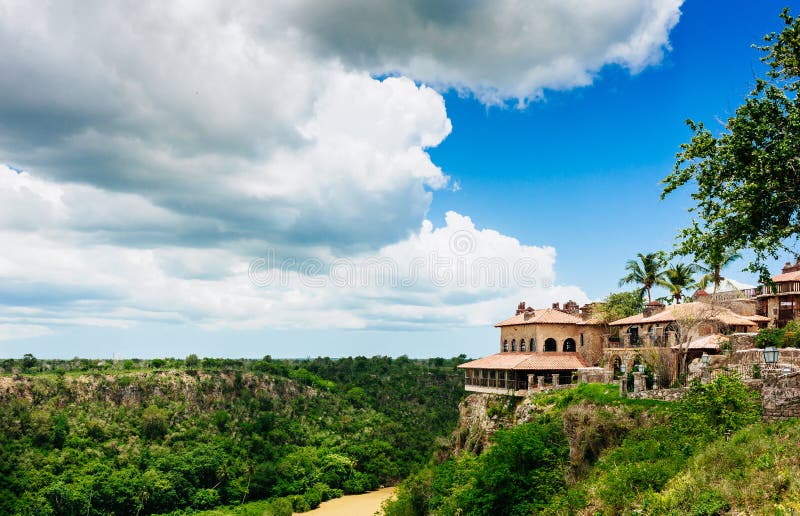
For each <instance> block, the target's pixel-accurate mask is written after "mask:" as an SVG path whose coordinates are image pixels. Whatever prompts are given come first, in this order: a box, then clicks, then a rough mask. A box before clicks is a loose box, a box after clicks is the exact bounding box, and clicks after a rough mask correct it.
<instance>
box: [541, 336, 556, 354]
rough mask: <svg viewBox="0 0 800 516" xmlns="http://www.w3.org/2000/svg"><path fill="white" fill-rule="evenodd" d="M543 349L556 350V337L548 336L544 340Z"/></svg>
mask: <svg viewBox="0 0 800 516" xmlns="http://www.w3.org/2000/svg"><path fill="white" fill-rule="evenodd" d="M544 350H545V351H558V344H557V343H556V339H554V338H552V337H550V338H548V339H547V340H545V341H544Z"/></svg>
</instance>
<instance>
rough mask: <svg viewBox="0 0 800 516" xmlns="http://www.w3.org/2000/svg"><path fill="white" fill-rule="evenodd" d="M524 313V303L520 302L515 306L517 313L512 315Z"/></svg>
mask: <svg viewBox="0 0 800 516" xmlns="http://www.w3.org/2000/svg"><path fill="white" fill-rule="evenodd" d="M524 311H525V301H520V302H519V304H518V305H517V313H516V314H514V315H519V314H521V313H522V312H524Z"/></svg>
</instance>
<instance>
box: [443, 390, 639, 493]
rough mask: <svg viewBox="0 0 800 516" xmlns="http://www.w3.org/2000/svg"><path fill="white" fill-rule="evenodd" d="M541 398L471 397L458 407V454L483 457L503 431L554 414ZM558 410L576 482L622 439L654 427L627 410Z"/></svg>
mask: <svg viewBox="0 0 800 516" xmlns="http://www.w3.org/2000/svg"><path fill="white" fill-rule="evenodd" d="M554 409H555V407H554V406H553V405H547V404H543V403H542V402H541V400H539V401H538V403H537V400H536V398H512V397H507V396H498V395H494V394H472V395H470V396H467V397H466V398H465V399H464V401H462V402H461V405H460V406H459V413H460V418H459V423H458V427H457V428H456V430H455V432H454V436H455V443H454V447H453V448H454V451H455V453H459V452H461V451H468V452H473V453H477V454H480V453H481V452H482V451H484V450H485V449H486V448H488V447H489V445H490V440H491V437H492V435H493V434H494V433H495V432H497V430H499V429H503V428H510V427H513V426H516V425H521V424H524V423H528V422H531V421H533V420H535V418H536V416H537V415H539V414H543V413H546V412H549V411H552V410H554ZM556 410H558V411H559V413H560V416H561V418H562V421H563V425H564V435H565V436H566V438H567V441H568V443H569V448H570V465H571V468H570V470H569V471H568V473H567V476H568V479H569V480H571V481H573V480H575V479H576V478H578V477H580V476H581V474H582V473H583V472H584V471H585V470H586V469H587V467H588V466H589V465H590V464H591V463H593V462H594V461H595V460H596V459H597V457H599V456H600V453H601V452H602V451H603V450H604V449H606V448H608V447H611V446H616V445H617V444H619V443H620V442H621V440H622V439H623V437H624V436H625V435H626V434H627V433H628V432H629V431H630V430H631V429H633V428H635V427H636V426H639V425H644V424H649V422H648V419H649V418H650V416H649V415H648V413H647V412H646V411H633V410H631V408H630V407H625V406H616V405H609V406H598V405H595V404H592V403H586V402H581V403H577V404H575V405H570V406H569V407H567V408H565V409H563V410H561V409H556Z"/></svg>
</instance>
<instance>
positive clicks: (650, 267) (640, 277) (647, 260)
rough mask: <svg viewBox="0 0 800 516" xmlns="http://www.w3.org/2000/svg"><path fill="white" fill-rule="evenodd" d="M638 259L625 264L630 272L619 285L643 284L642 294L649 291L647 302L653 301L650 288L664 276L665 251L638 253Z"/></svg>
mask: <svg viewBox="0 0 800 516" xmlns="http://www.w3.org/2000/svg"><path fill="white" fill-rule="evenodd" d="M636 256H637V257H638V259H639V260H638V261H637V260H628V263H627V264H626V265H625V270H626V271H628V274H627V275H626V276H624V277H623V278H622V279H621V280H619V286H620V287H621V286H623V285H627V284H634V285H641V286H642V288H641V290H640V292H641V296H644V293H645V292H647V302H648V303H649V302H650V301H652V298H651V297H650V290H651V289H652V288H653V286H654V285H657V284H658V282H659V281H660V280H661V279H662V278H663V276H664V270H663V268H664V253H663V252H661V251H658V252H655V253H647V254H643V253H638V254H637V255H636Z"/></svg>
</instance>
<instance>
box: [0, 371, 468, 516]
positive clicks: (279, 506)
mask: <svg viewBox="0 0 800 516" xmlns="http://www.w3.org/2000/svg"><path fill="white" fill-rule="evenodd" d="M187 358H188V359H187V360H186V361H182V360H176V359H154V360H149V361H140V360H126V361H102V360H86V359H74V360H67V361H60V360H50V361H43V360H37V359H36V358H35V357H33V356H32V355H28V356H26V357H25V358H23V359H22V360H11V359H9V360H6V361H4V362H2V364H0V365H2V367H3V370H4V371H5V372H6V373H5V375H3V376H0V514H30V515H47V514H64V515H67V514H81V515H85V514H89V515H100V514H154V513H169V512H172V511H187V510H200V509H208V508H213V507H220V506H228V507H233V506H239V505H240V504H242V503H246V502H248V501H251V500H263V502H259V504H260V505H261V506H262V507H263V508H264V510H263V511H262V512H261V514H264V513H267V514H291V512H292V511H298V512H300V511H305V510H308V509H310V508H313V507H315V506H317V505H318V504H319V503H320V502H321V501H323V500H326V499H328V498H331V497H336V496H341V495H342V494H345V493H360V492H364V491H367V490H372V489H375V488H377V487H379V486H380V485H382V484H386V485H391V484H394V483H396V482H398V481H399V480H400V479H402V478H404V477H406V476H407V475H408V474H409V473H410V472H411V471H413V470H414V469H416V468H417V467H418V466H419V465H420V464H422V463H425V462H426V461H427V458H428V457H429V456H430V454H431V452H432V450H433V449H434V446H435V441H436V437H437V436H440V435H448V434H449V433H450V432H451V431H452V429H453V427H454V425H455V423H456V421H457V418H458V409H457V407H458V402H459V400H460V399H461V397H462V396H463V388H462V386H461V377H460V375H458V374H457V373H456V371H455V369H454V367H455V365H456V364H458V363H460V362H462V361H463V360H464V357H459V358H455V359H441V358H439V359H430V360H411V359H408V358H406V357H400V358H397V359H392V358H388V357H373V358H365V357H356V358H345V359H339V360H332V359H330V358H317V359H314V360H300V361H298V360H293V361H283V360H272V359H271V358H270V357H265V358H264V359H262V360H229V359H213V358H209V359H198V358H197V357H194V356H192V357H187Z"/></svg>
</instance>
